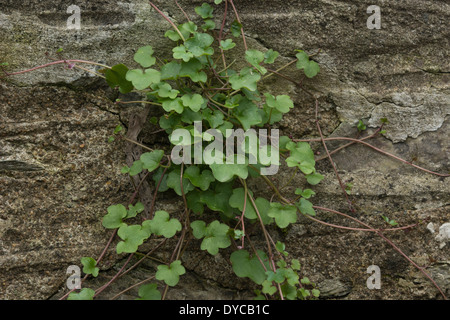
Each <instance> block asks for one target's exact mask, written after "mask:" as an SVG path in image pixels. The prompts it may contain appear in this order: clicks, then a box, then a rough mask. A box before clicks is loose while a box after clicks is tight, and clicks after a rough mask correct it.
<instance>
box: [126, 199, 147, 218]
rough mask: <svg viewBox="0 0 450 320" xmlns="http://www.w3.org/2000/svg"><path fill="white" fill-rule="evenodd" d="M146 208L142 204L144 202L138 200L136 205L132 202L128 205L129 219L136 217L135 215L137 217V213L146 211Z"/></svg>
mask: <svg viewBox="0 0 450 320" xmlns="http://www.w3.org/2000/svg"><path fill="white" fill-rule="evenodd" d="M144 209H145V207H144V205H143V204H142V202H137V203H136V204H135V205H132V204H130V205H128V213H127V216H126V218H127V219H128V218H134V217H136V215H137V214H138V213H141V212H142V211H144Z"/></svg>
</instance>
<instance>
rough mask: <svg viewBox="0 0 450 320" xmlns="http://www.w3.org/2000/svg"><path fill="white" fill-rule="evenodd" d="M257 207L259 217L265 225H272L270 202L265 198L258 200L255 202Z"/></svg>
mask: <svg viewBox="0 0 450 320" xmlns="http://www.w3.org/2000/svg"><path fill="white" fill-rule="evenodd" d="M255 204H256V207H257V208H258V212H259V215H260V216H261V220H262V222H263V224H265V225H267V224H271V223H272V222H273V218H271V217H269V209H270V202H269V200H267V199H265V198H257V199H256V200H255Z"/></svg>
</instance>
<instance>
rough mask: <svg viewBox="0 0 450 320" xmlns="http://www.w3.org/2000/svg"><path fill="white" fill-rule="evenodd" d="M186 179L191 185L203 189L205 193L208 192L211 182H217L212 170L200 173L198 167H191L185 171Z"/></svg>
mask: <svg viewBox="0 0 450 320" xmlns="http://www.w3.org/2000/svg"><path fill="white" fill-rule="evenodd" d="M184 177H185V178H188V179H189V180H190V181H191V183H192V184H193V185H194V186H196V187H199V188H200V189H202V190H203V191H205V190H208V188H209V185H210V183H211V182H213V181H214V180H216V179H215V178H214V176H213V174H212V172H211V170H208V169H206V170H203V171H202V172H201V173H200V168H199V167H197V166H190V167H189V168H187V169H186V170H185V171H184Z"/></svg>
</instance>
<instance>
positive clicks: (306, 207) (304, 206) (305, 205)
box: [297, 198, 316, 216]
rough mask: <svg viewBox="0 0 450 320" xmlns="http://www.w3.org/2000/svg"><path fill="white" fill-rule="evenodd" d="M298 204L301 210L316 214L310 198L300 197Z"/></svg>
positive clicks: (308, 213) (304, 212) (311, 214)
mask: <svg viewBox="0 0 450 320" xmlns="http://www.w3.org/2000/svg"><path fill="white" fill-rule="evenodd" d="M297 206H298V209H299V210H300V212H301V213H303V214H307V215H310V216H315V215H316V211H315V210H314V208H313V204H312V203H311V202H310V201H309V200H306V199H305V198H300V200H299V202H298V204H297Z"/></svg>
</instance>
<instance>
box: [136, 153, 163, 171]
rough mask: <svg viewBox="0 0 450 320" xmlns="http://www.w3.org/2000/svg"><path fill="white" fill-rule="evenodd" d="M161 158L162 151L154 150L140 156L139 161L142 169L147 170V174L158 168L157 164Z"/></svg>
mask: <svg viewBox="0 0 450 320" xmlns="http://www.w3.org/2000/svg"><path fill="white" fill-rule="evenodd" d="M163 156H164V151H163V150H154V151H151V152H145V153H143V154H141V157H140V160H141V162H142V168H143V169H147V170H148V171H149V172H152V171H154V170H156V169H157V168H158V167H159V163H160V162H161V159H162V157H163Z"/></svg>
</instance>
